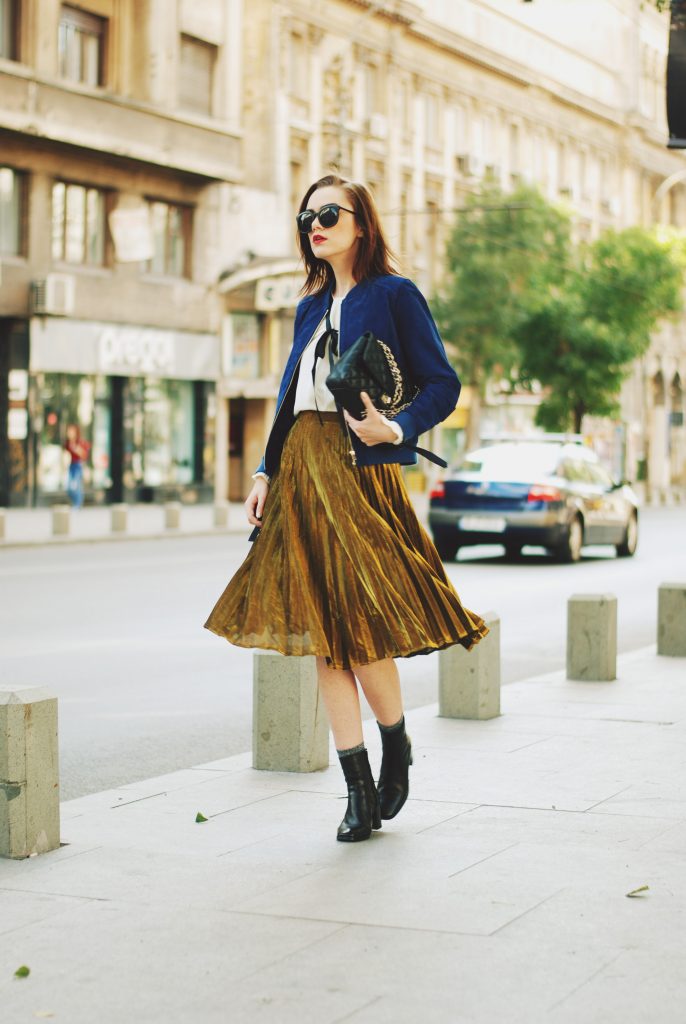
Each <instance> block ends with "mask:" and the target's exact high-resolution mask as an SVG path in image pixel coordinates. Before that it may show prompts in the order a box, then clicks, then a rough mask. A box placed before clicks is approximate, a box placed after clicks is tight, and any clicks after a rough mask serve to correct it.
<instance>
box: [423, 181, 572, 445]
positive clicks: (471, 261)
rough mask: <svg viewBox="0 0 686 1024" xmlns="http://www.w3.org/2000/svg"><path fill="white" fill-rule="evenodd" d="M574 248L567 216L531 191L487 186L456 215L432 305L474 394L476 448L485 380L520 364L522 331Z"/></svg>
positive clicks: (471, 425)
mask: <svg viewBox="0 0 686 1024" xmlns="http://www.w3.org/2000/svg"><path fill="white" fill-rule="evenodd" d="M569 244H570V243H569V219H568V217H567V216H566V214H564V213H563V212H561V211H560V210H559V209H557V208H556V207H553V206H551V205H550V204H549V203H548V202H546V200H545V199H544V198H543V197H542V196H541V194H540V193H539V192H538V191H537V190H536V189H533V188H530V187H528V186H522V187H520V188H518V189H517V190H516V191H514V192H510V193H507V194H506V193H504V192H503V191H502V190H501V189H500V188H499V187H498V186H496V185H495V184H494V183H493V182H492V181H485V182H484V183H483V184H482V186H481V188H480V190H479V191H478V192H476V193H475V194H473V195H472V196H470V197H469V199H468V200H467V202H466V205H465V208H464V209H463V210H460V211H459V212H458V214H457V217H456V221H455V224H454V226H453V230H452V232H451V235H450V237H449V239H448V243H447V247H446V266H445V275H444V278H443V281H442V283H441V286H440V289H439V290H438V292H437V294H436V295H435V296H434V298H433V300H432V302H431V306H432V310H433V313H434V316H435V317H436V321H437V323H438V326H439V328H440V330H441V333H442V335H443V337H444V338H445V340H446V342H447V343H448V347H449V350H450V354H451V358H452V360H453V362H454V364H455V366H456V368H457V371H458V373H459V374H460V377H461V378H462V381H463V383H465V384H467V385H469V386H470V388H471V393H472V405H471V410H470V417H469V429H468V437H467V443H468V446H470V447H473V446H474V445H476V444H478V439H479V413H480V408H481V399H482V398H483V393H484V388H485V385H486V381H487V380H488V379H489V377H491V376H492V375H494V374H496V373H499V374H503V373H505V374H510V372H511V370H512V369H513V368H514V367H516V366H517V365H518V363H519V353H518V348H517V345H516V343H515V335H516V332H517V328H518V327H519V325H520V323H521V322H522V321H523V320H524V319H526V318H527V317H528V314H529V313H530V310H531V308H532V306H533V305H536V304H537V303H538V302H539V300H540V296H541V294H545V293H547V292H548V291H549V289H550V288H551V287H554V286H555V285H556V284H559V283H561V281H562V279H563V276H564V273H565V267H566V264H567V261H568V250H569Z"/></svg>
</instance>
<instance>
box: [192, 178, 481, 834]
mask: <svg viewBox="0 0 686 1024" xmlns="http://www.w3.org/2000/svg"><path fill="white" fill-rule="evenodd" d="M297 222H298V229H299V245H300V251H301V253H302V257H303V260H304V263H305V268H306V271H307V280H306V283H305V286H304V289H303V291H304V293H305V297H304V298H303V299H302V300H301V302H300V303H299V305H298V308H297V311H296V317H295V328H294V340H293V348H292V350H291V354H290V357H289V359H288V362H287V365H286V369H285V372H284V376H283V380H282V382H281V387H280V390H279V396H278V400H277V412H276V416H275V419H274V423H273V425H272V428H271V432H270V435H269V439H268V441H267V446H266V449H265V455H264V459H263V460H262V462H261V464H260V466H259V468H258V470H257V471H256V473H255V476H254V477H253V479H254V480H255V485H254V487H253V488H252V490H251V492H250V494H249V495H248V498H247V500H246V502H245V509H246V513H247V518H248V521H249V522H250V523H251V524H252V525H253V526H254V527H256V528H257V530H256V531H255V532H257V533H258V534H259V535H258V537H257V540H256V541H255V544H254V546H253V548H252V550H251V551H250V553H249V554H248V556H247V558H246V559H245V561H244V562H243V565H242V566H241V567H240V569H239V570H238V572H237V573H236V575H235V576H234V577H233V579H232V580H231V581H230V583H229V585H228V586H227V588H226V590H225V591H224V593H223V594H222V596H221V597H220V599H219V601H218V602H217V604H216V606H215V608H214V610H213V611H212V613H211V615H210V617H209V619H208V621H207V623H206V627H207V628H208V629H210V630H212V631H213V632H215V633H217V634H218V635H220V636H223V637H225V638H226V639H227V640H229V641H231V643H234V644H237V645H239V646H241V647H258V648H266V649H269V650H276V651H280V652H281V653H282V654H288V655H315V656H316V662H317V675H318V681H319V688H320V692H321V695H322V699H323V701H324V705H325V707H326V710H327V713H328V717H329V722H330V724H331V729H332V731H333V735H334V740H335V743H336V750H337V752H338V756H339V758H340V762H341V767H342V769H343V773H344V775H345V779H346V782H347V786H348V806H347V810H346V813H345V817H344V818H343V821H342V822H341V824H340V826H339V829H338V834H337V838H338V839H339V840H340V841H342V842H355V841H357V840H362V839H368V838H369V836H370V835H371V832H372V829H378V828H381V820H382V819H389V818H393V817H395V815H396V814H397V813H398V811H399V810H400V809H401V807H402V806H403V804H404V803H405V801H406V800H407V796H408V792H409V781H408V773H409V766H410V764H412V747H411V744H410V739H409V737H408V736H407V734H406V732H405V719H404V715H403V704H402V696H401V692H400V682H399V678H398V670H397V667H396V664H395V661H394V660H393V659H394V658H397V657H409V656H410V655H413V654H420V653H425V652H428V651H432V650H438V649H440V648H443V647H447V646H449V645H451V644H456V643H459V644H463V645H464V646H465V647H466V648H471V647H472V646H473V644H474V643H476V642H478V640H480V639H481V637H483V636H484V635H485V634H486V632H487V629H486V627H485V625H484V623H483V621H482V620H481V619H480V618H479V617H478V616H477V615H474V614H473V613H471V612H469V611H467V610H466V609H464V608H463V607H462V605H461V604H460V600H459V598H458V596H457V594H456V593H455V591H454V590H453V588H452V586H451V584H450V583H449V581H448V579H447V577H446V575H445V572H444V569H443V565H442V563H441V560H440V558H439V557H438V554H437V552H436V550H435V548H434V547H433V545H432V544H431V541H430V540H429V538H428V536H427V535H426V533H425V532H424V530H423V529H422V527H421V526H420V525H419V522H418V521H417V517H416V515H415V513H414V510H413V508H412V505H411V504H410V502H409V499H408V497H407V494H406V492H405V488H404V485H403V481H402V476H401V471H400V465H401V464H405V465H407V464H412V463H415V462H416V461H417V457H416V455H415V453H414V452H413V451H412V450H411V449H410V447H407V446H401V445H402V443H403V442H405V443H406V445H408V446H412V445H415V444H416V442H417V436H418V435H419V434H420V433H422V432H423V431H425V430H428V429H429V428H430V427H432V426H434V425H435V424H436V423H439V422H440V421H441V420H443V419H445V417H446V416H447V415H448V414H449V413H450V412H452V410H453V409H454V407H455V404H456V402H457V398H458V395H459V390H460V384H459V381H458V379H457V376H456V374H455V372H454V371H453V369H452V367H451V366H450V364H449V363H448V360H447V358H446V355H445V351H444V348H443V344H442V342H441V339H440V337H439V335H438V332H437V330H436V326H435V324H434V322H433V319H432V318H431V314H430V313H429V309H428V306H427V304H426V302H425V300H424V298H423V297H422V295H421V294H420V292H419V291H418V290H417V288H416V287H415V286H414V285H413V284H412V282H411V281H409V280H407V279H406V278H403V277H400V276H399V275H398V274H397V272H396V271H395V270H394V269H393V268H392V267H391V263H390V253H389V249H388V246H387V244H386V241H385V238H384V234H383V231H382V228H381V224H380V222H379V218H378V214H377V212H376V209H375V206H374V203H373V200H372V198H371V195H370V194H369V192H368V191H367V189H366V188H365V187H364V186H363V185H359V184H354V183H351V182H348V181H345V180H344V179H342V178H339V177H337V176H334V175H329V176H327V177H324V178H321V179H320V180H319V181H317V182H315V183H314V184H313V185H312V186H311V187H310V188H309V189H308V190H307V192H306V194H305V197H304V199H303V201H302V203H301V205H300V212H299V213H298V216H297ZM327 320H328V324H327ZM329 327H330V328H331V330H329V329H328V328H329ZM366 330H371V331H373V332H374V333H375V334H376V336H377V337H378V338H381V339H382V340H383V341H385V342H386V343H387V344H388V345H389V346H390V347H391V349H392V350H393V353H394V355H395V357H396V359H397V360H398V362H399V365H400V367H401V369H402V372H403V376H404V377H407V378H409V379H411V380H412V382H413V383H414V384H415V385H416V386H417V388H418V389H419V392H418V394H417V397H416V398H415V399H414V400H413V401H412V403H411V404H410V405H409V406H408V407H407V408H406V409H405V410H404V411H402V412H400V413H399V414H398V415H397V417H396V418H395V420H394V421H391V420H389V419H387V418H386V417H384V416H383V415H382V414H381V413H379V412H377V410H376V409H375V408H374V406H373V405H372V404H371V402H370V401H369V398H368V396H366V395H363V401H364V403H365V407H366V415H365V416H364V418H362V419H360V420H356V419H353V417H351V416H349V415H348V414H347V413H345V428H346V429H345V430H344V429H343V425H342V424H341V420H340V417H339V415H338V413H337V411H336V406H335V402H334V400H333V396H332V395H331V393H330V392H329V390H328V388H327V387H326V384H325V380H326V377H327V374H328V372H329V358H330V354H329V349H330V347H331V346H332V345H333V348H334V351H335V349H336V342H337V341H339V346H338V347H339V349H340V351H341V352H344V351H345V350H346V349H347V348H349V346H350V345H351V344H352V343H353V342H354V341H355V340H356V339H357V338H358V337H359V336H360V335H361V334H362V333H363V332H364V331H366ZM358 682H359V684H360V686H361V687H362V690H363V692H364V695H365V697H366V699H367V702H368V703H369V705H370V707H371V708H372V710H373V712H374V714H375V716H376V719H377V722H378V725H379V728H380V730H381V740H382V747H383V758H382V763H381V772H380V776H379V783H378V790H377V787H375V785H374V780H373V777H372V772H371V769H370V766H369V759H368V756H367V751H366V749H365V746H364V741H363V735H362V718H361V712H360V701H359V693H358V686H357V684H358Z"/></svg>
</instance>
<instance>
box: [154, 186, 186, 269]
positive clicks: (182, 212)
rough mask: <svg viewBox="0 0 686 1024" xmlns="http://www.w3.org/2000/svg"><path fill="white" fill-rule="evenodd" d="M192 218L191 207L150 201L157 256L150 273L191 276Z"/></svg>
mask: <svg viewBox="0 0 686 1024" xmlns="http://www.w3.org/2000/svg"><path fill="white" fill-rule="evenodd" d="M191 217H192V211H191V209H190V207H188V206H174V205H173V204H172V203H162V202H157V201H152V200H151V201H150V220H151V223H152V233H153V246H154V255H153V258H152V259H151V260H149V262H148V270H150V271H152V272H153V273H154V274H164V275H166V276H168V277H190V258H189V257H190V251H191V245H190V241H191Z"/></svg>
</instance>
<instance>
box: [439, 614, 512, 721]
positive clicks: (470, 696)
mask: <svg viewBox="0 0 686 1024" xmlns="http://www.w3.org/2000/svg"><path fill="white" fill-rule="evenodd" d="M484 621H485V622H486V625H487V626H488V628H489V633H488V636H486V637H484V639H483V640H481V641H480V642H479V643H478V644H477V645H476V647H473V648H472V650H471V651H467V650H466V649H465V648H464V647H462V646H461V645H460V644H455V645H454V646H453V647H447V648H446V649H445V650H444V651H441V652H440V653H439V655H438V714H439V716H440V717H441V718H476V719H486V718H496V717H497V716H498V715H499V714H500V619H499V618H498V616H497V615H496V614H495V612H487V613H486V615H485V616H484Z"/></svg>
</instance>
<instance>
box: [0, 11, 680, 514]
mask: <svg viewBox="0 0 686 1024" xmlns="http://www.w3.org/2000/svg"><path fill="white" fill-rule="evenodd" d="M667 29H668V18H667V16H666V15H660V14H658V13H657V12H656V11H655V9H654V8H653V7H652V6H651V5H650V4H649V3H647V2H646V3H641V0H574V2H573V3H572V2H567V0H555V2H554V3H551V2H549V0H533V2H531V3H523V2H520V0H460V2H459V3H457V2H455V3H449V2H446V0H250V3H247V0H203V2H202V3H197V2H196V3H193V2H192V0H71V2H67V3H61V2H59V0H0V283H1V288H0V503H2V502H4V501H7V500H10V501H16V502H19V501H25V500H27V499H28V500H30V501H50V500H56V498H59V496H60V491H61V488H62V485H63V480H64V465H63V453H62V448H61V444H62V441H63V435H64V432H65V429H66V425H67V423H68V422H78V423H80V424H81V426H82V428H83V429H84V432H85V433H86V435H87V437H88V439H89V440H90V441H91V443H92V446H93V447H92V459H91V463H92V465H91V467H90V479H89V489H90V497H91V499H92V500H112V499H114V500H120V499H121V498H131V499H141V498H144V499H153V500H154V499H156V498H157V497H162V496H164V495H166V494H168V493H173V492H179V493H181V494H182V495H184V496H186V497H187V498H188V499H192V498H193V497H197V498H202V497H203V496H209V495H210V493H211V492H212V490H213V488H214V491H215V493H216V494H217V496H219V497H223V496H230V497H231V498H241V497H243V495H244V494H245V491H246V488H247V487H248V485H249V480H250V474H251V472H252V470H253V468H254V466H255V465H256V464H257V462H258V460H259V455H260V452H261V450H262V448H263V445H264V440H265V435H266V432H267V430H268V427H269V424H270V422H271V418H272V415H273V411H274V401H275V396H276V389H277V384H278V376H279V371H280V369H281V367H282V366H283V363H284V359H285V354H286V352H287V350H288V346H289V345H290V341H291V332H292V324H293V312H294V307H295V303H296V301H297V292H298V288H299V284H300V282H301V280H302V278H301V275H300V274H299V270H298V262H297V250H296V246H295V229H294V220H293V216H294V212H295V209H296V207H297V205H298V203H299V201H300V199H301V197H302V195H303V193H304V191H305V189H306V188H307V186H308V185H309V184H310V183H311V182H312V181H313V180H315V179H316V178H317V177H319V176H320V175H321V174H322V173H323V172H326V171H327V170H328V169H331V168H337V169H338V170H340V171H341V172H342V173H343V174H346V175H350V176H352V177H354V178H358V179H362V180H364V181H366V182H368V183H369V184H370V185H371V186H372V188H373V189H374V192H375V194H376V198H377V202H378V205H379V208H380V210H381V212H382V214H383V219H384V223H385V225H386V227H387V230H388V234H389V236H390V241H391V243H392V245H393V246H394V248H395V250H396V252H397V253H398V255H399V257H400V262H401V267H402V269H403V270H404V271H405V272H406V273H408V274H409V275H411V276H412V277H413V278H414V279H415V280H416V281H417V283H418V284H419V286H420V287H421V288H422V289H423V290H424V291H425V292H427V293H428V294H430V293H431V291H432V289H433V287H434V286H435V284H436V283H437V281H438V280H439V279H440V275H441V270H442V250H443V243H444V240H445V237H446V234H447V232H448V230H449V228H450V225H451V221H452V218H453V216H454V211H455V209H457V208H459V207H460V206H461V205H462V204H463V202H464V199H465V196H466V195H467V194H468V193H469V192H470V191H471V190H473V189H474V188H475V187H476V186H477V184H478V182H479V180H480V179H481V177H482V176H483V175H485V174H486V173H489V174H491V175H493V176H494V177H495V178H497V179H498V180H499V181H500V182H501V183H502V185H503V186H504V187H505V188H506V189H507V188H510V187H511V186H513V185H514V184H515V183H516V182H518V181H519V180H521V179H527V180H530V181H532V182H536V183H538V184H539V185H540V187H541V188H542V189H543V191H544V192H545V194H546V195H547V196H548V197H549V198H550V199H553V200H557V201H561V202H564V203H567V204H569V206H570V207H571V209H572V210H573V214H574V220H575V230H576V232H577V234H578V236H579V237H580V238H593V237H595V236H596V235H597V234H598V233H599V232H600V231H601V230H602V229H603V228H605V227H611V226H614V227H618V228H620V227H624V226H627V225H630V224H636V223H643V224H650V223H652V222H653V221H655V220H660V221H663V222H666V223H670V224H672V225H677V226H679V227H683V226H684V225H685V224H686V188H685V187H684V185H683V184H676V185H675V186H674V188H672V189H669V190H667V191H666V192H665V193H664V195H663V198H662V199H661V200H660V201H656V200H655V198H654V197H655V195H656V193H657V191H658V188H659V186H660V185H661V183H662V182H664V181H665V180H666V179H667V178H668V177H669V176H670V175H672V174H673V173H674V172H675V171H677V170H680V169H682V168H683V167H684V166H685V162H684V157H683V155H682V154H681V153H679V152H670V151H668V150H667V149H666V145H665V143H666V138H667V129H666V124H665V118H664V64H665V56H666V47H667ZM447 340H448V342H449V343H450V342H451V339H447ZM685 373H686V340H685V338H684V326H683V323H681V322H680V323H679V324H677V325H669V326H666V327H664V328H663V329H662V330H661V331H660V332H659V333H658V334H657V335H656V337H655V339H654V342H653V344H652V346H651V350H650V352H649V353H648V355H647V356H646V357H645V358H644V359H643V360H642V361H641V363H640V365H637V366H636V367H635V369H634V373H633V375H632V377H631V379H630V380H629V381H628V382H627V385H626V387H625V389H624V394H623V405H622V407H623V413H622V418H621V421H619V422H617V423H611V424H609V423H607V422H597V423H596V422H591V421H589V422H588V423H587V424H586V425H585V426H586V427H587V428H588V430H589V432H591V433H592V435H593V439H594V443H595V444H596V445H597V446H598V447H599V448H600V449H601V450H602V451H603V453H604V454H605V455H606V457H607V459H608V461H609V462H611V463H612V464H613V466H614V468H615V470H616V471H617V473H620V472H621V473H624V474H625V475H627V476H630V477H635V476H636V474H637V472H638V470H639V468H640V467H645V466H646V465H647V472H648V476H649V481H650V484H651V489H652V492H653V493H654V494H656V495H657V496H660V495H663V496H668V495H669V493H670V489H671V487H672V485H673V484H677V483H683V482H684V472H685V470H684V463H685V459H686V451H685V449H686V443H685V438H686V433H685V429H684V426H683V392H682V381H683V380H684V375H685ZM487 398H488V401H487V405H486V409H485V416H484V420H483V429H484V431H485V432H486V431H502V430H515V431H517V430H519V431H521V430H524V429H528V426H529V424H530V423H531V420H532V416H533V407H534V404H535V400H533V399H532V398H531V397H530V396H529V397H526V396H516V395H515V396H513V395H507V394H501V393H500V392H499V390H498V387H497V382H494V385H493V387H492V388H491V390H490V392H489V395H488V396H487ZM468 412H469V396H468V395H465V396H464V397H463V399H462V400H461V402H460V406H459V407H458V410H457V411H456V413H455V414H454V415H453V416H452V417H451V418H450V420H449V421H447V423H446V424H445V425H444V427H443V428H442V431H441V437H437V438H434V439H433V442H434V443H437V444H441V445H442V446H443V448H444V451H445V452H446V454H448V455H450V454H451V453H452V452H453V451H454V450H456V448H457V447H458V446H459V443H460V441H461V437H462V431H463V430H464V426H465V422H466V417H467V416H468ZM215 456H216V457H215Z"/></svg>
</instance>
